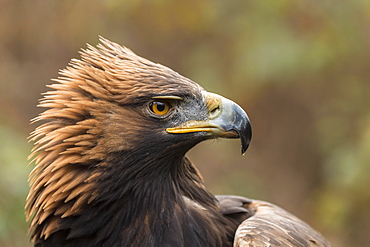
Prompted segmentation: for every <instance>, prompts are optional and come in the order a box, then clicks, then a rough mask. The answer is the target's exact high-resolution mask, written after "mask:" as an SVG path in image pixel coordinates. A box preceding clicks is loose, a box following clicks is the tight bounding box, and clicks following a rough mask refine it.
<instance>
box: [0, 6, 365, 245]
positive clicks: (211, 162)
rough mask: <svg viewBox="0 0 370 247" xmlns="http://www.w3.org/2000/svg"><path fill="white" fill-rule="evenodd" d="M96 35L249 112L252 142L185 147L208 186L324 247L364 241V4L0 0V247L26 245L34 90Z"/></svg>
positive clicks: (37, 91) (36, 94) (41, 87)
mask: <svg viewBox="0 0 370 247" xmlns="http://www.w3.org/2000/svg"><path fill="white" fill-rule="evenodd" d="M98 35H102V36H103V37H105V38H108V39H110V40H112V41H115V42H117V43H120V44H124V45H126V46H128V47H129V48H131V49H132V50H134V51H135V52H136V53H137V54H139V55H141V56H144V57H146V58H149V59H151V60H153V61H155V62H159V63H162V64H164V65H167V66H169V67H171V68H172V69H174V70H176V71H178V72H179V73H181V74H183V75H185V76H187V77H189V78H191V79H192V80H194V81H196V82H198V83H199V84H201V85H202V86H203V87H205V88H206V89H207V90H209V91H213V92H216V93H219V94H221V95H223V96H225V97H228V98H231V99H233V100H234V101H236V102H238V103H239V104H240V105H241V106H242V107H243V108H244V109H246V111H247V112H248V114H249V116H250V118H251V122H252V127H253V140H252V143H251V147H250V149H249V150H248V152H247V153H246V155H245V156H240V155H239V154H240V149H239V148H240V147H239V146H240V144H239V142H238V141H235V140H217V141H213V142H212V141H209V142H205V143H202V144H200V145H199V146H197V147H196V148H195V149H194V150H192V151H191V152H190V154H189V155H190V157H191V159H192V160H193V161H194V163H195V164H197V165H198V167H199V169H200V170H201V172H202V173H203V175H204V178H205V181H206V184H207V186H208V188H209V189H210V190H211V191H212V192H214V193H216V194H239V195H244V196H248V197H252V198H258V199H263V200H268V201H270V202H273V203H276V204H278V205H280V206H282V207H284V208H286V209H288V210H289V211H291V212H293V213H294V214H296V215H298V216H299V217H301V218H303V219H304V220H306V221H307V222H308V223H310V224H311V225H312V226H314V227H315V228H316V229H318V230H319V231H321V232H322V233H323V234H324V235H325V236H326V237H327V238H328V239H329V240H330V241H331V242H332V244H333V246H339V247H342V246H343V247H344V246H352V247H357V246H358V247H359V246H368V243H369V242H370V234H369V232H370V210H369V206H370V189H369V188H370V81H369V80H370V49H369V48H370V1H366V0H341V1H335V0H320V1H319V0H300V1H289V0H270V1H269V0H266V1H260V0H255V1H253V0H230V1H225V0H214V1H211V0H208V1H206V0H187V1H181V0H177V1H170V0H147V1H140V0H130V1H128V0H127V1H117V0H101V1H96V0H81V1H80V0H78V1H72V0H64V1H53V0H49V1H46V0H43V1H41V0H34V1H27V0H15V1H14V0H0V166H1V167H0V168H1V172H0V246H30V245H29V242H28V237H27V235H26V234H27V226H28V223H26V222H25V216H24V213H23V206H24V202H25V198H26V195H27V190H28V185H27V176H28V173H29V171H30V170H31V169H32V167H33V165H30V166H28V167H27V164H28V161H27V155H28V154H29V152H30V149H31V144H28V143H27V140H26V137H27V135H28V133H29V132H30V131H32V130H33V129H34V128H35V126H32V125H30V124H29V120H30V119H31V118H33V117H35V116H36V115H37V114H38V113H39V112H40V111H41V109H38V108H37V107H36V105H37V99H38V98H40V93H41V92H44V91H46V90H47V88H46V87H45V85H46V84H50V83H51V81H50V79H51V78H56V77H57V76H58V70H59V69H61V68H64V67H65V66H66V65H67V63H68V61H69V60H70V59H71V58H74V57H79V53H78V51H79V50H80V48H85V47H86V43H90V44H93V45H96V44H97V43H98Z"/></svg>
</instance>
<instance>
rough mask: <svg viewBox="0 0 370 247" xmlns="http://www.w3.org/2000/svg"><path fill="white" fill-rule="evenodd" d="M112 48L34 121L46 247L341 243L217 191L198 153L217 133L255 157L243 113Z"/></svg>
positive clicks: (36, 196)
mask: <svg viewBox="0 0 370 247" xmlns="http://www.w3.org/2000/svg"><path fill="white" fill-rule="evenodd" d="M100 42H101V44H99V45H98V46H97V47H96V48H95V47H93V46H90V45H88V48H87V49H86V50H83V51H82V52H81V59H72V60H71V62H70V63H69V65H68V67H67V68H66V69H64V70H62V71H61V72H60V77H59V78H58V79H56V80H54V84H52V85H50V86H49V88H50V89H51V90H50V91H48V92H46V93H44V95H43V98H42V99H41V101H40V104H39V107H42V108H45V111H44V112H43V113H41V114H40V115H39V116H38V117H36V118H35V119H33V120H32V122H34V123H39V126H38V127H37V128H36V129H35V131H34V132H32V133H31V135H30V141H32V142H33V143H34V148H33V150H32V153H31V155H30V159H31V160H32V162H33V163H35V164H36V166H35V168H34V169H33V171H32V172H31V174H30V176H29V183H30V191H29V194H28V197H27V203H26V213H27V220H30V221H31V222H30V228H29V230H30V235H31V240H32V242H33V243H34V245H35V246H39V247H41V246H148V247H150V246H153V247H154V246H194V247H197V246H199V247H200V246H212V247H215V246H222V247H225V246H330V245H329V243H328V242H327V241H326V240H325V239H324V238H323V237H322V236H321V235H320V234H319V233H318V232H316V231H315V230H314V229H312V228H311V227H310V226H309V225H307V224H306V223H304V222H303V221H301V220H300V219H298V218H297V217H295V216H293V215H291V214H289V213H288V212H286V211H285V210H283V209H281V208H279V207H277V206H275V205H273V204H270V203H267V202H261V201H255V200H251V199H248V198H245V197H238V196H214V195H212V194H211V193H210V192H209V191H208V190H207V189H206V188H205V186H204V184H203V181H202V178H201V175H200V174H199V172H198V170H197V169H196V167H195V166H194V165H193V164H192V163H191V162H190V161H189V159H188V158H187V157H186V153H187V151H189V150H190V149H191V148H192V147H194V146H195V145H196V144H198V143H200V142H202V141H204V140H208V139H214V138H239V139H240V141H241V149H242V153H244V152H245V151H246V150H247V148H248V146H249V143H250V140H251V126H250V122H249V118H248V116H247V114H246V113H245V111H244V110H243V109H242V108H241V107H240V106H238V105H237V104H236V103H234V102H233V101H231V100H229V99H226V98H224V97H222V96H220V95H217V94H214V93H209V92H207V91H206V90H204V89H203V88H202V87H200V86H199V85H198V84H197V83H195V82H193V81H191V80H189V79H187V78H185V77H183V76H181V75H179V74H178V73H176V72H174V71H173V70H171V69H169V68H167V67H165V66H163V65H160V64H157V63H153V62H151V61H148V60H146V59H144V58H142V57H140V56H138V55H136V54H135V53H133V52H132V51H130V50H129V49H127V48H125V47H122V46H120V45H118V44H116V43H113V42H111V41H108V40H106V39H104V38H101V39H100ZM225 165H227V164H225Z"/></svg>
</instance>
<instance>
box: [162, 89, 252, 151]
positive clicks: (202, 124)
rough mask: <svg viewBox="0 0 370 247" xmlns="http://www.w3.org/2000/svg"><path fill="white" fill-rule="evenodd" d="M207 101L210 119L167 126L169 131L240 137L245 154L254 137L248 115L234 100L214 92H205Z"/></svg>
mask: <svg viewBox="0 0 370 247" xmlns="http://www.w3.org/2000/svg"><path fill="white" fill-rule="evenodd" d="M204 98H205V100H206V102H207V109H208V119H207V120H205V121H199V120H190V121H188V122H186V123H184V124H181V125H179V126H176V127H172V128H167V129H166V131H167V133H172V134H185V133H193V132H207V133H208V134H209V136H210V137H211V138H217V137H221V138H240V140H241V152H242V154H244V153H245V152H246V151H247V149H248V146H249V143H250V141H251V138H252V129H251V125H250V121H249V118H248V115H247V114H246V113H245V111H244V110H243V109H242V108H241V107H240V106H239V105H237V104H236V103H234V102H233V101H231V100H229V99H226V98H224V97H222V96H220V95H217V94H214V93H208V92H205V93H204Z"/></svg>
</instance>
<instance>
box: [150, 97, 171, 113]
mask: <svg viewBox="0 0 370 247" xmlns="http://www.w3.org/2000/svg"><path fill="white" fill-rule="evenodd" d="M149 109H150V110H151V111H152V112H153V113H154V114H157V115H160V116H163V115H164V114H166V113H167V112H169V111H170V110H171V104H170V103H169V102H168V101H166V100H161V101H153V102H151V103H150V104H149Z"/></svg>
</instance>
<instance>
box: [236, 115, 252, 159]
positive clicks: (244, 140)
mask: <svg viewBox="0 0 370 247" xmlns="http://www.w3.org/2000/svg"><path fill="white" fill-rule="evenodd" d="M239 136H240V141H241V152H242V155H244V154H245V152H246V151H247V149H248V147H249V144H250V142H251V139H252V128H251V126H250V123H249V122H248V125H247V126H246V128H245V130H244V131H243V132H242V133H239Z"/></svg>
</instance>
